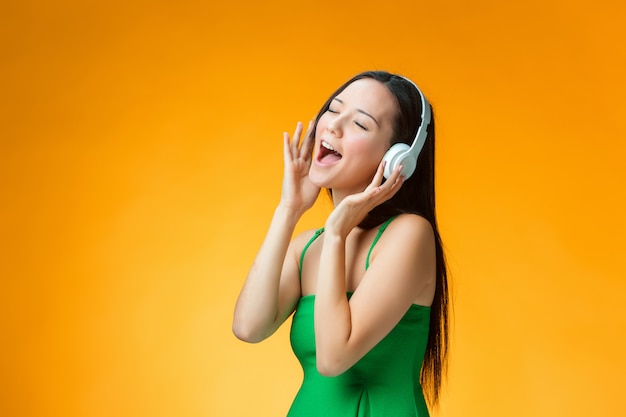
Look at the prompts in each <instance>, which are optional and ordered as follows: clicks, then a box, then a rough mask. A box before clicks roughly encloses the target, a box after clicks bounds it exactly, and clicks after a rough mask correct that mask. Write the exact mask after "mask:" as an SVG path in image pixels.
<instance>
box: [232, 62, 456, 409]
mask: <svg viewBox="0 0 626 417" xmlns="http://www.w3.org/2000/svg"><path fill="white" fill-rule="evenodd" d="M423 103H425V104H426V106H428V108H424V107H423ZM430 114H431V108H430V105H429V104H428V103H427V101H426V100H425V98H423V95H422V94H421V92H420V91H419V90H418V89H417V87H416V86H415V84H413V83H412V82H411V81H409V80H408V79H406V78H404V77H401V76H398V75H394V74H390V73H387V72H382V71H374V72H364V73H362V74H358V75H356V76H355V77H353V78H352V79H351V80H349V81H348V82H347V83H345V84H344V85H343V86H341V87H340V88H339V89H338V90H337V91H336V92H335V93H334V94H333V95H332V96H331V97H330V98H329V99H328V101H327V102H326V103H325V104H324V105H323V106H322V109H321V111H320V113H319V114H318V116H317V118H316V119H315V121H314V122H311V123H310V124H309V127H308V130H307V132H306V134H305V135H304V137H303V139H302V141H301V140H300V139H301V136H302V131H303V127H302V124H301V123H298V126H297V127H296V130H295V133H294V136H293V137H292V138H290V137H289V135H288V134H287V133H285V135H284V150H283V152H284V165H285V169H284V178H283V185H282V195H281V199H280V202H279V204H278V206H277V208H276V210H275V213H274V216H273V218H272V221H271V224H270V227H269V230H268V232H267V236H266V238H265V240H264V242H263V244H262V246H261V248H260V250H259V253H258V255H257V257H256V259H255V261H254V264H253V265H252V267H251V269H250V272H249V274H248V277H247V278H246V281H245V284H244V286H243V289H242V290H241V294H240V295H239V299H238V300H237V305H236V307H235V315H234V320H233V331H234V333H235V335H236V336H237V337H238V338H240V339H242V340H244V341H247V342H259V341H261V340H263V339H265V338H267V337H269V336H270V335H271V334H272V333H274V331H275V330H276V329H277V328H278V327H279V326H280V325H281V324H282V323H283V322H284V321H285V320H286V319H287V318H288V317H289V316H290V315H291V314H292V313H293V312H294V311H295V315H294V317H293V322H292V328H291V344H292V347H293V350H294V352H295V354H296V356H297V357H298V360H299V361H300V363H301V365H302V367H303V370H304V382H303V384H302V387H301V388H300V391H299V392H298V394H297V396H296V398H295V400H294V402H293V404H292V406H291V409H290V411H289V414H288V415H289V417H301V416H315V417H317V416H320V417H321V416H324V417H326V416H341V417H348V416H350V417H352V416H370V417H394V416H398V417H408V416H420V417H422V416H428V409H427V406H426V401H425V397H426V398H427V399H428V400H429V403H430V405H431V406H434V405H436V404H437V401H438V398H439V391H440V387H441V382H442V376H443V375H444V372H445V365H446V358H447V352H448V284H447V274H446V265H445V260H444V255H443V250H442V244H441V239H440V237H439V232H438V229H437V221H436V218H435V187H434V163H435V127H434V126H435V125H434V122H433V120H432V118H431V117H430ZM423 119H424V120H423ZM422 124H423V125H424V126H422V133H425V134H426V135H425V143H424V146H423V149H422V151H421V153H420V154H419V158H418V160H417V167H416V169H415V172H414V173H413V174H412V175H410V177H408V178H407V176H408V175H404V173H403V168H405V167H403V166H402V165H400V166H397V167H395V169H392V170H391V169H390V168H389V166H386V165H390V163H389V162H386V161H385V160H383V156H384V155H385V154H386V152H387V151H388V149H389V148H390V147H391V146H392V145H394V144H396V143H406V144H408V145H411V144H413V142H414V141H415V140H416V134H417V132H418V130H419V127H420V125H422ZM426 124H428V126H427V127H426ZM423 138H424V136H423V135H422V140H423ZM404 172H405V171H404ZM321 188H326V189H327V190H329V194H330V196H331V198H332V200H333V204H334V210H333V211H332V212H331V213H330V215H329V217H328V219H327V220H326V224H325V225H324V228H322V229H319V230H317V231H308V232H304V233H302V234H300V235H298V236H296V237H295V238H294V239H293V240H292V234H293V232H294V228H295V226H296V223H297V222H298V220H299V218H300V217H301V216H302V214H303V213H304V212H305V211H306V210H308V209H309V208H310V207H311V206H312V205H313V203H314V202H315V200H316V198H317V196H318V194H319V192H320V189H321ZM422 387H424V390H423V389H422ZM424 393H425V394H426V395H424Z"/></svg>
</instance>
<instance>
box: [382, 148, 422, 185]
mask: <svg viewBox="0 0 626 417" xmlns="http://www.w3.org/2000/svg"><path fill="white" fill-rule="evenodd" d="M410 149H411V147H410V146H409V145H407V144H406V143H396V144H395V145H393V146H392V147H391V148H389V150H388V151H387V153H385V156H383V161H385V171H384V173H383V175H384V177H385V178H389V177H391V174H393V171H394V170H395V169H396V167H397V166H398V165H402V166H403V169H402V174H403V175H404V172H405V171H406V170H407V169H406V168H407V167H406V163H405V162H404V161H405V160H406V159H407V158H405V157H404V156H410V155H407V154H408V152H409V150H410ZM413 170H415V163H414V164H413V168H412V170H411V173H410V174H412V173H413ZM410 174H409V175H405V177H406V178H408V177H409V176H410Z"/></svg>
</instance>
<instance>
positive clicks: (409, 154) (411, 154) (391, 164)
mask: <svg viewBox="0 0 626 417" xmlns="http://www.w3.org/2000/svg"><path fill="white" fill-rule="evenodd" d="M400 77H402V76H401V75H400ZM402 78H404V79H405V80H407V81H408V82H410V83H411V84H413V86H414V87H415V89H416V90H417V92H418V94H419V96H420V99H421V100H422V115H421V116H420V117H421V119H422V123H421V124H420V126H419V128H418V129H417V133H416V134H415V139H414V140H413V144H412V145H411V146H409V145H407V144H406V143H396V144H395V145H393V146H392V147H391V148H389V150H388V151H387V153H385V156H383V161H385V172H384V174H383V175H384V176H385V178H389V177H390V176H391V174H393V171H395V169H396V167H397V166H398V165H402V172H401V173H400V175H402V176H404V178H405V179H408V178H409V177H410V176H411V175H413V172H415V168H416V167H417V158H418V157H419V155H420V152H421V151H422V148H423V147H424V142H426V136H427V135H428V125H429V124H430V118H431V114H430V105H429V104H428V102H427V101H426V97H424V94H422V91H421V90H420V89H419V87H418V86H417V85H416V84H415V83H414V82H413V81H411V80H409V79H408V78H406V77H402Z"/></svg>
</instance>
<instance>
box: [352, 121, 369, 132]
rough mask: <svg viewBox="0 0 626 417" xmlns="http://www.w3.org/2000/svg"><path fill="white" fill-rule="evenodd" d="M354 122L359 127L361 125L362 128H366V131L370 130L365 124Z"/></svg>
mask: <svg viewBox="0 0 626 417" xmlns="http://www.w3.org/2000/svg"><path fill="white" fill-rule="evenodd" d="M354 124H355V125H357V126H358V127H360V128H361V129H363V130H365V131H367V130H369V129H368V128H367V127H365V126H364V125H362V124H361V123H359V122H354Z"/></svg>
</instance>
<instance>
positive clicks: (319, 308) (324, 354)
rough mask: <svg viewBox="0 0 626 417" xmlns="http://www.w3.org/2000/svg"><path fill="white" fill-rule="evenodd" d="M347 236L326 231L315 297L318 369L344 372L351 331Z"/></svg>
mask: <svg viewBox="0 0 626 417" xmlns="http://www.w3.org/2000/svg"><path fill="white" fill-rule="evenodd" d="M345 251H346V249H345V237H343V236H339V235H335V234H333V233H332V232H330V233H328V234H327V233H325V236H324V247H323V249H322V253H321V257H320V268H319V277H318V281H317V290H316V298H315V340H316V349H317V367H318V370H319V371H320V372H321V373H323V374H326V375H336V374H338V373H341V372H342V370H343V368H344V367H345V365H344V364H345V362H346V358H345V354H346V347H347V345H348V340H349V338H350V333H351V330H352V323H351V312H350V304H349V302H348V298H347V296H346V283H345V281H346V279H345V276H346V271H345Z"/></svg>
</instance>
